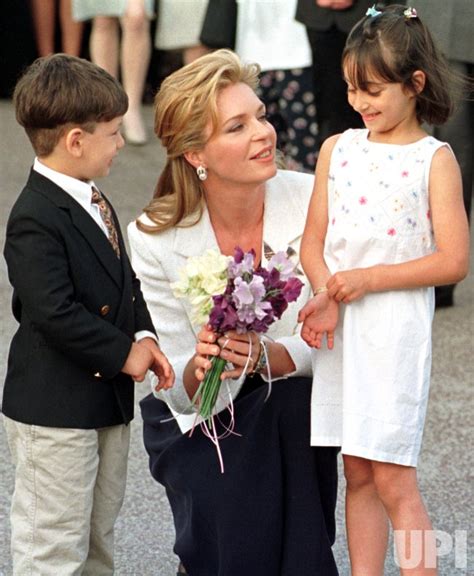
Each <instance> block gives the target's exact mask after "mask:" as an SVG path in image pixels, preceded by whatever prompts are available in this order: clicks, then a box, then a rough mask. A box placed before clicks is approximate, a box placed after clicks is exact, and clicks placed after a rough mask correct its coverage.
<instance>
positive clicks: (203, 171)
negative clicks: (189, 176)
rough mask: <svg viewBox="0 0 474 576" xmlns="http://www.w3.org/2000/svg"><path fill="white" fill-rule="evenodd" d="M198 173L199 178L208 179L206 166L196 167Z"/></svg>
mask: <svg viewBox="0 0 474 576" xmlns="http://www.w3.org/2000/svg"><path fill="white" fill-rule="evenodd" d="M196 174H197V175H198V178H199V180H201V181H204V180H207V170H206V169H205V168H204V166H202V165H201V166H198V167H197V168H196Z"/></svg>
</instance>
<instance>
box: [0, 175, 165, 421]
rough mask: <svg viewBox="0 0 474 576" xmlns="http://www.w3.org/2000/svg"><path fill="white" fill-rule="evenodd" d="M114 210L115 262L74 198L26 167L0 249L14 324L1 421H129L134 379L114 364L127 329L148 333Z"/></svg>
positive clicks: (126, 344) (124, 350)
mask: <svg viewBox="0 0 474 576" xmlns="http://www.w3.org/2000/svg"><path fill="white" fill-rule="evenodd" d="M114 217H115V222H116V223H117V232H118V238H119V244H120V251H121V258H120V259H118V258H117V256H116V255H115V252H114V251H113V249H112V246H111V244H110V242H109V241H108V239H107V237H106V236H105V234H104V233H103V232H102V230H101V229H100V228H99V226H98V225H97V223H96V222H95V221H94V220H93V218H92V217H91V216H90V215H89V214H88V213H87V212H86V211H85V210H84V209H83V208H82V207H81V206H80V204H78V203H77V202H76V201H75V200H74V199H73V198H72V197H71V196H70V195H69V194H67V193H66V192H65V191H64V190H62V189H61V188H60V187H58V186H57V185H56V184H54V183H53V182H51V181H50V180H49V179H48V178H46V177H44V176H42V175H41V174H39V173H37V172H35V171H34V170H32V171H31V173H30V177H29V180H28V182H27V184H26V186H25V188H24V189H23V191H22V192H21V194H20V196H19V198H18V199H17V201H16V203H15V205H14V206H13V209H12V211H11V214H10V217H9V220H8V224H7V236H6V242H5V250H4V254H5V259H6V261H7V266H8V275H9V278H10V282H11V284H12V286H13V289H14V290H13V303H12V307H13V314H14V316H15V318H16V319H17V321H18V322H19V327H18V330H17V332H16V333H15V335H14V337H13V340H12V343H11V347H10V353H9V358H8V369H7V376H6V381H5V387H4V394H3V405H2V411H3V413H4V414H5V415H6V416H8V417H9V418H12V419H14V420H17V421H19V422H24V423H27V424H37V425H41V426H54V427H62V428H100V427H105V426H112V425H116V424H121V423H128V422H129V421H130V420H131V419H132V418H133V400H134V383H133V381H132V379H131V378H130V377H129V376H127V375H125V374H123V373H122V372H120V370H121V368H122V366H123V365H124V363H125V360H126V358H127V355H128V353H129V351H130V347H131V344H132V341H133V337H134V334H135V333H136V332H137V331H139V330H148V331H151V332H155V330H154V328H153V323H152V321H151V318H150V315H149V313H148V309H147V307H146V304H145V301H144V299H143V295H142V292H141V289H140V283H139V281H138V279H137V278H136V276H135V274H134V272H133V270H132V268H131V265H130V261H129V259H128V256H127V253H126V249H125V246H124V242H123V237H122V233H121V231H120V227H119V225H118V220H117V218H116V216H115V213H114Z"/></svg>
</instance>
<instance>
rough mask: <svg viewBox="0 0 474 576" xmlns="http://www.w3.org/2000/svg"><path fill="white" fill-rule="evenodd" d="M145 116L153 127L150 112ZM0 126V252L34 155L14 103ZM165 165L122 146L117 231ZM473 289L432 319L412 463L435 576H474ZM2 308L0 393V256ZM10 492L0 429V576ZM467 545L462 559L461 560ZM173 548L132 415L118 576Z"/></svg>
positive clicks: (6, 558) (4, 335)
mask: <svg viewBox="0 0 474 576" xmlns="http://www.w3.org/2000/svg"><path fill="white" fill-rule="evenodd" d="M147 116H148V118H149V123H150V126H151V124H152V120H151V110H149V109H148V110H147ZM0 128H1V135H2V138H1V139H0V203H1V210H0V228H1V234H0V235H1V238H2V241H1V242H2V245H3V237H4V229H5V224H6V219H7V215H8V212H9V209H10V207H11V205H12V204H13V202H14V200H15V197H16V195H17V194H18V192H19V190H20V188H21V186H22V185H23V184H24V181H25V178H26V174H27V171H28V169H29V166H30V164H31V161H32V157H33V153H32V151H31V148H30V146H29V143H28V141H27V139H26V137H25V136H24V135H23V133H22V131H21V130H20V128H19V127H17V125H16V124H15V121H14V117H13V109H12V106H11V104H10V103H9V102H7V101H0ZM163 161H164V155H163V151H162V150H161V148H160V146H159V145H158V144H157V143H156V142H154V141H153V142H152V143H150V144H148V145H147V146H145V147H142V148H133V147H127V148H125V149H124V150H123V152H122V153H121V155H120V157H119V158H118V159H117V162H116V165H115V167H114V169H113V172H112V176H111V177H109V178H108V179H107V180H106V181H105V182H104V184H103V188H104V190H105V191H106V192H107V193H108V194H110V196H111V197H112V199H113V201H114V205H115V207H116V208H117V210H118V212H119V215H120V219H121V222H122V225H123V227H125V224H126V223H127V222H129V221H130V220H132V219H133V218H134V217H135V216H136V215H137V214H138V213H139V212H140V210H141V208H142V207H143V206H144V205H145V204H146V203H147V201H148V199H149V198H150V196H151V194H152V191H153V187H154V184H155V181H156V178H157V175H158V174H159V171H160V169H161V167H162V165H163ZM473 291H474V281H473V278H472V275H471V276H470V277H469V278H468V279H467V280H466V281H465V282H464V283H463V284H462V285H461V286H459V287H458V290H457V292H456V306H455V307H454V308H452V309H448V310H440V311H438V312H437V313H436V318H435V330H434V331H435V338H434V370H433V381H432V391H431V400H430V406H429V413H428V419H427V424H426V430H425V438H424V444H423V451H422V454H421V461H420V465H419V480H420V485H421V489H422V491H423V493H424V495H425V498H426V503H427V506H428V508H429V510H430V511H431V514H432V518H433V522H434V524H435V526H436V528H437V529H438V530H442V531H444V532H445V534H444V536H443V541H444V547H445V550H448V549H449V548H450V544H451V543H452V540H453V541H454V542H455V543H456V545H457V546H456V550H457V554H455V553H454V551H453V550H454V549H453V550H452V551H451V552H450V553H447V554H445V555H444V556H443V557H442V558H441V560H440V574H441V575H442V576H461V575H466V574H468V573H470V574H472V573H474V555H473V553H472V545H473V532H472V526H471V520H472V517H473V503H472V501H473V498H472V497H473V493H472V459H471V454H472V452H473V450H472V449H473V443H472V424H473V416H474V404H473V395H472V383H473V365H474V364H473V352H474V348H473V325H474V323H473V307H472V304H473ZM0 311H1V323H0V389H1V387H2V385H3V375H4V373H5V365H6V355H7V348H8V343H9V340H10V338H11V335H12V334H13V331H14V330H15V323H14V321H13V320H12V318H11V315H10V287H9V285H8V281H7V278H6V271H5V264H4V261H3V258H1V262H0ZM145 392H146V390H145V387H144V386H143V385H140V386H138V387H137V397H138V398H141V397H142V396H144V395H145ZM12 490H13V470H12V466H11V464H10V459H9V454H8V449H7V446H6V439H5V435H4V432H3V427H2V426H0V576H6V575H9V574H11V560H10V555H9V526H8V510H9V505H10V496H11V492H12ZM342 493H343V482H342V481H341V487H340V498H339V505H338V538H337V542H336V545H335V551H336V555H337V559H338V563H339V566H340V571H341V576H349V568H348V564H347V554H346V551H345V550H346V546H345V533H344V520H343V514H344V510H343V508H344V506H343V498H342ZM456 531H457V532H456ZM466 539H467V541H468V556H469V558H468V559H467V561H464V558H465V557H466V554H465V552H463V550H464V549H465V546H464V544H465V541H466ZM172 544H173V524H172V519H171V514H170V512H169V508H168V504H167V500H166V496H165V494H164V491H163V490H162V489H161V487H160V486H159V485H158V484H156V483H155V482H154V481H153V480H152V478H151V476H150V475H149V473H148V468H147V459H146V456H145V452H144V449H143V447H142V442H141V422H140V418H139V416H137V418H136V419H135V421H134V422H133V428H132V449H131V455H130V466H129V477H128V488H127V495H126V499H125V504H124V506H123V510H122V513H121V515H120V518H119V521H118V525H117V538H116V559H117V569H116V574H117V575H118V576H172V575H173V574H174V571H175V566H176V560H175V557H174V555H173V552H172ZM392 557H393V553H392V551H390V553H389V558H388V560H387V564H386V575H387V576H395V575H396V574H398V571H397V569H396V567H395V564H394V562H393V558H392ZM58 576H61V575H58ZM242 576H248V575H244V574H243V575H242ZM295 576H297V575H296V574H295Z"/></svg>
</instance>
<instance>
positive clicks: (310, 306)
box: [298, 292, 339, 350]
mask: <svg viewBox="0 0 474 576" xmlns="http://www.w3.org/2000/svg"><path fill="white" fill-rule="evenodd" d="M338 318H339V305H338V303H337V302H336V301H335V300H333V299H332V298H330V297H329V293H328V292H322V293H321V294H318V295H316V296H314V297H313V298H311V300H309V302H307V303H306V304H305V306H304V307H303V308H302V309H301V310H300V312H299V314H298V322H303V327H302V328H301V337H302V338H303V340H304V341H305V342H306V344H308V346H311V347H312V348H321V346H322V344H323V339H324V335H325V334H326V339H327V346H328V349H329V350H332V349H333V348H334V331H335V329H336V326H337V320H338Z"/></svg>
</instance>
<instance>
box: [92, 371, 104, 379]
mask: <svg viewBox="0 0 474 576" xmlns="http://www.w3.org/2000/svg"><path fill="white" fill-rule="evenodd" d="M94 378H102V374H101V373H100V372H96V373H95V374H94Z"/></svg>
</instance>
